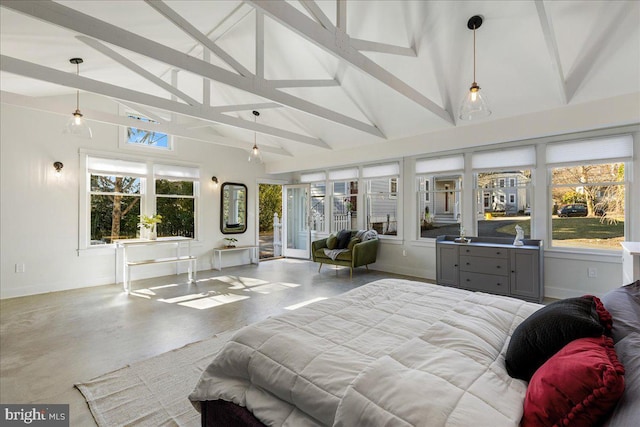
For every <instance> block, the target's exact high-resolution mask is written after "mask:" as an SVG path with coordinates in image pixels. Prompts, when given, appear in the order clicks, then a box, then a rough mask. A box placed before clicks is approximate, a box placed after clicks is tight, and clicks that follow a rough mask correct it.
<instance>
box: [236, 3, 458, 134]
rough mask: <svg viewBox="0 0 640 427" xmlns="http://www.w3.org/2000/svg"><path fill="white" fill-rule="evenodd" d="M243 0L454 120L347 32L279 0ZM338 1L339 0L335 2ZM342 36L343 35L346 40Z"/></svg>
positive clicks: (449, 121) (442, 115)
mask: <svg viewBox="0 0 640 427" xmlns="http://www.w3.org/2000/svg"><path fill="white" fill-rule="evenodd" d="M246 1H248V2H249V3H250V4H252V5H253V6H254V7H255V8H257V9H260V10H262V11H264V13H266V14H267V15H269V16H270V17H272V18H273V19H275V20H277V21H278V22H280V23H281V24H283V25H285V26H286V27H287V28H290V29H292V30H293V31H295V32H296V33H298V34H300V35H301V36H303V37H304V38H306V39H307V40H309V41H311V42H313V43H315V44H316V45H318V46H319V47H321V48H323V49H324V50H326V51H327V52H329V53H331V54H333V55H335V56H337V57H338V58H342V59H343V60H345V61H347V62H348V63H349V64H351V65H352V66H354V67H356V68H358V69H360V70H361V71H363V72H365V73H367V74H369V75H370V76H372V77H374V78H375V79H377V80H379V81H380V82H381V83H384V84H385V85H387V86H388V87H390V88H391V89H393V90H394V91H396V92H398V93H399V94H401V95H403V96H405V97H407V98H409V99H411V100H412V101H414V102H415V103H417V104H418V105H420V106H422V107H424V108H426V109H427V110H429V111H431V112H432V113H433V114H435V115H437V116H438V117H440V118H441V119H443V120H445V121H446V122H448V123H450V124H455V122H454V120H453V117H452V115H451V113H449V112H448V111H446V110H445V109H443V108H442V107H440V106H439V105H437V104H436V103H435V102H433V101H431V100H430V99H429V98H427V97H426V96H424V95H423V94H421V93H420V92H418V91H417V90H416V89H414V88H413V87H411V86H409V85H408V84H407V83H405V82H403V81H402V80H400V79H399V78H397V77H396V76H394V75H393V74H391V73H390V72H389V71H387V70H386V69H384V68H383V67H381V66H380V65H378V64H376V63H375V62H373V61H372V60H370V59H369V58H367V57H366V56H365V55H364V54H362V53H361V52H358V51H357V50H356V49H355V48H353V47H352V46H351V45H350V44H349V43H348V36H347V35H346V34H344V33H343V32H341V31H340V30H337V31H336V32H335V33H332V32H331V31H327V30H326V29H325V28H324V27H322V26H321V25H319V24H317V23H316V22H315V21H313V20H312V19H311V18H308V17H307V16H306V15H305V14H303V13H302V12H300V11H298V10H297V9H296V8H294V7H293V6H290V5H289V4H287V3H286V2H285V1H283V0H271V1H258V0H246ZM341 4H342V3H340V0H339V2H338V6H340V5H341ZM338 27H339V26H338ZM345 37H346V38H347V39H346V40H345Z"/></svg>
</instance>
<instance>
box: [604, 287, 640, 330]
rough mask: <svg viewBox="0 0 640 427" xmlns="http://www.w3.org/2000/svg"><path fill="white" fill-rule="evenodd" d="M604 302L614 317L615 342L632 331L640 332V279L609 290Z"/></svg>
mask: <svg viewBox="0 0 640 427" xmlns="http://www.w3.org/2000/svg"><path fill="white" fill-rule="evenodd" d="M602 304H604V306H605V308H606V309H607V311H608V312H609V313H610V314H611V317H612V318H613V329H612V338H613V342H618V341H620V340H622V339H623V338H624V337H625V336H627V335H628V334H629V333H631V332H637V333H640V280H636V281H635V282H633V283H631V284H630V285H627V286H622V287H621V288H617V289H614V290H612V291H609V292H607V293H606V294H605V295H604V296H603V297H602Z"/></svg>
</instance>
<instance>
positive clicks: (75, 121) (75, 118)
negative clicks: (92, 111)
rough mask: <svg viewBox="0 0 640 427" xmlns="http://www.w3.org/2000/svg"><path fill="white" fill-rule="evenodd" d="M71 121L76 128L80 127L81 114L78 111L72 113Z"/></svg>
mask: <svg viewBox="0 0 640 427" xmlns="http://www.w3.org/2000/svg"><path fill="white" fill-rule="evenodd" d="M73 117H74V119H73V121H74V123H75V124H76V125H77V126H80V125H81V124H82V114H81V113H80V110H76V112H75V113H73Z"/></svg>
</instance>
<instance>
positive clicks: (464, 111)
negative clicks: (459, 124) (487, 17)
mask: <svg viewBox="0 0 640 427" xmlns="http://www.w3.org/2000/svg"><path fill="white" fill-rule="evenodd" d="M481 25H482V17H481V16H479V15H475V16H472V17H471V18H469V22H467V28H469V29H470V30H473V83H472V84H471V87H470V88H469V93H467V96H465V97H464V100H463V101H462V105H461V106H460V114H459V117H460V119H462V120H473V119H479V118H483V117H488V116H489V115H490V114H491V110H490V109H489V106H488V105H487V101H486V99H485V98H484V97H483V95H482V94H481V93H480V86H478V83H476V30H477V29H478V28H480V26H481Z"/></svg>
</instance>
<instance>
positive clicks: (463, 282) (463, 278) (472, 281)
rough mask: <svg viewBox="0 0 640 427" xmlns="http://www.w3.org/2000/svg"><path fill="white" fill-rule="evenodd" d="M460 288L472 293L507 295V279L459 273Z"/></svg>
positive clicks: (464, 272) (489, 275)
mask: <svg viewBox="0 0 640 427" xmlns="http://www.w3.org/2000/svg"><path fill="white" fill-rule="evenodd" d="M460 286H461V287H463V288H466V289H470V290H472V291H482V292H489V293H492V294H498V295H508V294H509V277H508V276H496V275H493V274H482V273H470V272H468V271H461V272H460Z"/></svg>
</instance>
